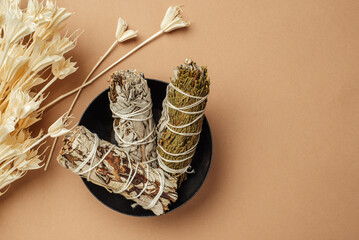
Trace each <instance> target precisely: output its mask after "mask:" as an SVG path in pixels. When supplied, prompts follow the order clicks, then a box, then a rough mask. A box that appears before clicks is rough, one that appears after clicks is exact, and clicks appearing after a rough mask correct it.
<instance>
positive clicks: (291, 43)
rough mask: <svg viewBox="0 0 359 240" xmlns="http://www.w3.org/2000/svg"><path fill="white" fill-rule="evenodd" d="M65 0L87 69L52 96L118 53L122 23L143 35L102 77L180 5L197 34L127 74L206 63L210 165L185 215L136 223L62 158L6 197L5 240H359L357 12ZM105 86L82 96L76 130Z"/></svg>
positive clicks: (167, 72) (161, 43)
mask: <svg viewBox="0 0 359 240" xmlns="http://www.w3.org/2000/svg"><path fill="white" fill-rule="evenodd" d="M57 2H58V4H59V5H61V6H63V7H66V8H67V9H68V10H69V11H72V12H75V15H74V16H73V17H71V19H70V20H69V26H68V27H69V28H70V30H74V29H82V30H84V33H83V35H82V36H81V38H80V40H79V42H78V46H77V47H76V49H75V50H74V51H73V52H72V54H73V56H74V59H75V60H76V61H77V62H78V65H79V66H80V68H79V70H78V72H77V73H76V74H74V75H73V76H71V77H69V78H67V79H65V80H63V81H62V82H58V83H57V84H55V86H54V87H53V88H52V90H51V91H52V94H51V96H50V97H49V99H54V98H55V97H56V96H58V95H60V94H61V93H64V92H66V91H67V90H70V89H72V88H74V87H75V86H78V85H79V84H80V82H82V81H83V79H84V77H85V76H86V74H87V73H88V72H89V70H90V69H91V67H92V66H93V65H94V64H95V62H96V60H97V59H98V58H99V56H101V54H103V53H104V51H105V50H106V49H107V48H108V46H109V45H110V44H111V43H112V42H113V40H114V32H115V27H116V21H117V17H118V16H121V17H123V18H124V19H126V20H127V22H128V23H129V25H130V28H131V29H139V31H140V32H139V34H140V35H139V38H138V39H137V40H135V41H132V42H128V43H125V44H123V45H121V46H119V47H118V48H117V49H116V51H114V52H113V54H112V55H111V56H110V58H109V59H108V60H107V61H106V63H105V64H104V65H102V66H103V67H104V66H107V65H108V64H109V63H111V62H112V61H113V60H115V59H116V58H119V57H120V56H122V55H123V54H124V53H125V52H127V51H128V50H130V49H131V48H132V47H133V46H135V45H136V44H137V43H139V42H140V41H142V40H144V39H145V38H146V37H147V36H149V35H151V34H153V33H154V32H156V31H158V30H159V24H160V22H161V20H162V18H163V15H164V12H165V11H166V9H167V7H168V6H169V5H170V4H184V5H185V7H184V14H183V15H184V16H185V18H186V19H190V20H191V21H192V23H193V24H192V26H191V27H190V28H189V29H187V30H179V31H176V32H174V33H171V34H166V35H163V36H162V37H160V38H159V39H157V40H156V41H154V42H152V43H151V44H150V45H148V46H146V47H145V48H143V49H141V50H140V51H139V52H137V53H136V54H134V55H133V56H131V57H130V58H128V59H127V60H126V61H125V62H123V63H122V64H121V65H120V66H118V67H117V68H116V69H127V68H137V69H138V70H140V71H143V72H144V73H145V74H146V76H147V77H150V78H157V79H162V80H166V81H168V79H169V77H170V76H171V74H172V69H173V68H174V67H175V66H176V65H178V64H180V63H181V62H182V61H183V59H185V58H187V57H191V58H193V59H194V60H196V61H197V62H198V63H199V64H203V65H207V66H208V68H209V72H210V76H211V79H212V85H211V87H212V88H211V94H210V97H209V103H208V108H207V110H206V116H207V118H208V120H209V122H210V125H211V128H212V133H213V138H214V156H213V165H212V169H211V171H210V174H209V176H208V178H207V180H206V182H205V184H204V185H203V187H202V189H201V190H200V191H199V193H198V195H196V196H195V198H193V199H192V200H191V201H190V202H188V203H187V204H186V205H185V206H184V207H182V208H180V209H178V210H176V211H174V212H172V213H170V214H168V215H164V216H161V217H156V218H134V217H129V216H125V215H122V214H119V213H116V212H114V211H112V210H110V209H109V208H106V207H105V206H103V205H102V204H101V203H100V202H98V201H97V200H96V199H95V198H94V197H93V196H92V195H91V194H90V193H89V192H88V190H87V189H86V188H85V186H84V184H83V183H82V181H81V180H80V178H79V177H77V176H75V175H74V174H72V173H71V172H69V171H66V170H65V169H63V168H61V167H60V166H59V165H58V164H57V162H56V161H55V159H53V160H52V162H51V165H50V167H49V170H48V171H47V172H43V171H42V170H38V171H33V172H31V173H28V175H26V176H25V177H24V178H23V179H21V180H20V181H18V182H16V183H15V184H13V185H12V187H11V189H10V190H9V192H8V193H7V194H6V195H5V196H4V197H1V198H0V234H1V235H0V238H1V239H99V238H101V239H246V240H252V239H253V240H254V239H261V240H262V239H271V240H272V239H273V240H274V239H286V240H287V239H293V240H294V239H311V240H316V239H318V240H319V239H346V240H349V239H359V227H358V226H359V162H358V158H359V148H358V144H359V127H358V124H359V83H358V76H359V68H358V63H359V24H358V21H359V15H358V13H359V2H358V1H355V0H352V1H332V0H322V1H319V0H318V1H313V0H303V1H298V0H282V1H279V0H271V1H255V0H253V1H218V0H217V1H208V0H207V1H189V0H188V1H187V0H181V1H164V0H163V1H136V0H127V1H124V0H121V1H120V0H112V1H109V0H107V1H100V0H97V1H96V0H76V1H73V0H58V1H57ZM107 79H108V75H106V76H104V77H102V78H101V79H99V80H98V81H97V82H96V83H95V84H93V85H92V86H90V87H88V88H87V89H86V90H85V91H84V92H83V94H82V95H81V98H80V101H79V102H78V103H77V105H76V107H75V110H74V112H73V113H74V116H75V121H77V120H78V119H79V118H80V116H81V114H82V112H83V111H84V109H85V107H86V106H87V105H88V104H89V103H90V101H91V100H92V99H93V98H94V97H95V96H96V95H98V94H99V93H100V92H101V91H103V90H104V89H105V88H107ZM70 100H71V98H67V99H66V100H64V101H62V102H61V103H59V104H58V105H57V106H56V107H54V108H52V109H51V110H49V111H48V112H47V113H46V114H45V115H44V117H45V120H44V121H43V122H42V123H41V126H42V127H47V126H48V125H49V123H50V122H51V121H53V120H55V119H56V118H57V117H58V116H59V115H60V113H61V112H64V111H65V109H66V108H67V107H68V106H69V104H70ZM59 147H60V145H58V146H57V150H56V152H58V149H59Z"/></svg>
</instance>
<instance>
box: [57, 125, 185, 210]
mask: <svg viewBox="0 0 359 240" xmlns="http://www.w3.org/2000/svg"><path fill="white" fill-rule="evenodd" d="M63 141H64V144H63V147H62V149H61V151H60V155H59V156H58V158H57V161H58V162H59V163H60V165H62V166H63V167H65V168H68V169H70V170H71V171H72V172H74V173H76V174H78V175H80V176H81V177H83V178H86V179H87V180H88V181H90V182H92V183H94V184H96V185H99V186H102V187H105V188H106V189H108V190H109V191H112V192H113V193H118V194H121V195H122V196H124V197H125V198H126V199H131V200H133V201H135V202H136V203H137V204H138V205H140V206H142V207H143V208H144V209H149V210H151V211H152V212H153V213H154V214H156V215H161V214H163V213H164V211H165V210H168V206H169V204H170V203H171V202H175V201H176V200H177V198H178V195H177V192H176V191H177V184H176V179H175V178H173V177H171V176H170V175H168V174H167V173H165V172H163V171H162V170H161V169H159V168H158V169H155V168H152V167H150V166H149V165H148V164H146V163H142V162H138V161H135V160H134V159H132V158H131V157H129V155H128V153H127V152H126V151H123V150H122V149H121V148H119V147H117V146H115V145H113V144H111V143H109V142H107V141H104V140H101V139H99V138H98V136H97V135H96V134H94V133H92V132H90V131H89V130H88V129H86V128H85V127H83V126H78V127H76V128H75V129H73V130H72V131H71V132H70V133H68V134H67V135H66V136H65V138H64V140H63Z"/></svg>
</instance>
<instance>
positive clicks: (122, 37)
mask: <svg viewBox="0 0 359 240" xmlns="http://www.w3.org/2000/svg"><path fill="white" fill-rule="evenodd" d="M126 29H127V23H126V21H125V20H123V19H122V18H118V22H117V29H116V39H117V41H119V42H124V41H127V40H129V39H131V38H135V37H137V33H138V31H134V30H127V31H126Z"/></svg>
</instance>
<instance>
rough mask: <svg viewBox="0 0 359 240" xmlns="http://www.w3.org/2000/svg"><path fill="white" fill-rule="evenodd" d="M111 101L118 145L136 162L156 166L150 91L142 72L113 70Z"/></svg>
mask: <svg viewBox="0 0 359 240" xmlns="http://www.w3.org/2000/svg"><path fill="white" fill-rule="evenodd" d="M109 100H110V109H111V111H112V116H113V118H114V122H113V128H114V132H115V139H116V141H117V143H118V145H119V146H120V147H121V149H122V150H124V151H128V153H129V155H130V157H132V158H133V159H135V160H136V161H138V162H147V163H149V164H150V165H151V166H152V167H156V166H157V162H156V160H157V153H156V133H155V128H156V127H155V123H154V120H153V115H152V99H151V91H150V89H149V87H148V85H147V81H146V79H145V78H144V75H143V73H141V72H137V71H136V70H126V71H119V72H115V73H113V74H112V76H111V79H110V91H109Z"/></svg>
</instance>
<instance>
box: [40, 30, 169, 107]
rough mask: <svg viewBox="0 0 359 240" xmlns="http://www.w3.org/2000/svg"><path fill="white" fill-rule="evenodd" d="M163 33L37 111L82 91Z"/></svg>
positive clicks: (155, 35)
mask: <svg viewBox="0 0 359 240" xmlns="http://www.w3.org/2000/svg"><path fill="white" fill-rule="evenodd" d="M163 33H164V32H163V31H162V30H160V31H158V32H157V33H155V34H154V35H152V36H151V37H149V38H147V39H146V40H145V41H143V42H142V43H141V44H139V45H138V46H136V47H135V48H134V49H132V50H131V51H129V52H128V53H127V54H125V55H124V56H123V57H121V58H120V59H118V60H117V61H116V62H114V63H113V64H111V65H110V66H109V67H107V68H106V69H105V70H103V71H102V72H100V73H99V74H98V75H96V76H95V77H93V78H92V79H90V80H89V81H88V82H86V83H84V84H82V85H81V86H79V87H77V88H75V89H73V90H71V91H69V92H68V93H65V94H63V95H61V96H60V97H58V98H56V99H55V100H53V101H52V102H50V103H48V104H47V105H45V106H44V107H42V108H40V110H39V111H44V110H45V109H47V108H49V107H51V106H52V105H54V104H55V103H57V102H58V101H60V100H62V99H64V98H66V97H67V96H70V95H72V94H74V93H75V92H77V91H79V90H80V89H83V88H85V87H87V86H88V85H90V84H92V83H93V82H94V81H96V80H97V79H98V78H100V77H101V76H102V75H103V74H105V73H106V72H108V71H109V70H111V69H112V68H113V67H114V66H116V65H117V64H119V63H120V62H122V61H123V60H125V59H126V58H127V57H129V56H130V55H131V54H133V53H134V52H136V51H137V50H138V49H140V48H141V47H143V46H145V45H146V44H148V43H149V42H151V41H152V40H154V39H155V38H157V37H159V36H160V35H161V34H163Z"/></svg>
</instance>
